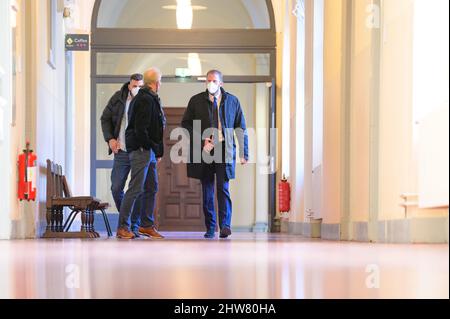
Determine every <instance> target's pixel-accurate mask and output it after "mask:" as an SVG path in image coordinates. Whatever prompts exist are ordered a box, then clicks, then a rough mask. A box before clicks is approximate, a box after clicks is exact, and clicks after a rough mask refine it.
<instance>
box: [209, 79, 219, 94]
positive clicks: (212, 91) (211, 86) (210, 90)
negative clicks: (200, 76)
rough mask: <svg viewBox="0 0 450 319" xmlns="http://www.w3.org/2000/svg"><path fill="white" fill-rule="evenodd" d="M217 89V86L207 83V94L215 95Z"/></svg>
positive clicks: (213, 83)
mask: <svg viewBox="0 0 450 319" xmlns="http://www.w3.org/2000/svg"><path fill="white" fill-rule="evenodd" d="M219 88H220V86H219V84H217V83H215V82H209V83H208V92H209V93H211V94H212V95H214V94H216V93H217V91H218V90H219Z"/></svg>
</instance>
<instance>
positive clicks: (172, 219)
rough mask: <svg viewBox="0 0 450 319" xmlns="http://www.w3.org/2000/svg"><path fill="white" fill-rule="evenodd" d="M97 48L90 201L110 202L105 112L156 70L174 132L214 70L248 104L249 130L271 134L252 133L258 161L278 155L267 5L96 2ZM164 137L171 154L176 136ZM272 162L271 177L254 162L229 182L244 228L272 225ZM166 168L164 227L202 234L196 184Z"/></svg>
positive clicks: (217, 0) (266, 0) (245, 0)
mask: <svg viewBox="0 0 450 319" xmlns="http://www.w3.org/2000/svg"><path fill="white" fill-rule="evenodd" d="M91 48H92V50H91V53H92V57H91V78H92V83H91V85H92V86H91V92H92V93H91V94H92V97H91V101H92V108H91V193H92V195H95V196H98V197H100V198H105V199H108V200H109V201H110V202H111V203H112V202H113V201H112V199H111V195H110V190H109V189H110V181H109V177H110V171H111V168H112V157H109V156H108V155H107V152H106V144H105V143H104V141H103V138H102V134H101V128H100V125H99V118H100V115H101V112H102V110H103V108H104V107H105V105H106V103H107V101H108V99H109V98H110V96H111V95H112V94H113V93H114V92H115V91H116V90H118V89H119V87H120V85H121V84H123V83H125V82H126V81H127V80H128V78H129V75H130V74H132V73H136V72H143V71H144V70H145V69H147V68H149V67H150V66H158V67H159V68H160V69H161V70H162V72H163V74H164V76H163V82H164V85H163V88H162V91H161V97H162V100H163V103H164V106H165V111H166V114H167V116H168V120H169V123H168V124H169V126H168V132H167V135H168V136H170V130H171V129H173V128H175V127H176V126H178V123H179V118H180V117H181V114H182V111H183V108H185V107H186V105H187V103H188V101H189V98H190V97H191V96H192V95H194V94H196V93H199V92H201V91H203V90H204V79H203V75H204V73H206V71H207V70H208V69H212V68H215V69H220V70H222V71H223V72H224V74H225V82H226V89H227V90H229V91H230V92H232V93H233V94H235V95H237V96H238V97H239V99H240V100H241V102H242V104H243V105H245V106H244V112H245V113H246V117H247V118H248V122H249V123H248V126H249V127H253V128H256V127H260V128H265V133H263V134H261V133H257V134H256V138H255V141H254V145H253V149H254V150H255V152H254V156H255V158H257V157H258V155H260V154H264V153H265V154H275V150H276V145H275V142H276V138H275V136H271V137H270V136H269V128H275V124H276V123H275V105H274V101H275V74H276V72H275V61H276V60H275V59H276V56H275V54H276V51H275V48H276V40H275V21H274V15H273V9H272V4H271V1H270V0H229V1H221V0H207V1H206V0H177V1H175V0H152V1H148V0H133V1H130V0H108V1H102V0H97V1H96V2H95V5H94V10H93V18H92V46H91ZM258 132H259V131H258ZM166 141H167V143H168V144H169V148H170V143H171V142H170V139H169V138H167V139H166ZM251 146H252V145H251ZM274 163H275V159H274V156H273V157H272V159H271V160H269V163H268V164H267V165H268V166H269V174H267V172H260V171H261V170H260V169H259V167H258V165H257V164H254V165H253V166H251V167H250V168H248V169H245V170H244V169H242V170H240V169H238V171H237V182H236V183H235V185H232V197H234V211H235V212H236V213H235V214H234V216H233V224H234V225H236V224H238V226H239V225H241V226H242V227H241V228H242V230H249V231H251V230H258V228H260V230H264V229H265V228H267V226H268V227H269V229H270V228H271V225H272V220H273V218H274V216H275V181H276V176H275V172H274V169H272V168H273V167H272V166H273V165H274ZM162 166H163V167H161V168H160V172H159V173H160V181H161V188H160V192H159V200H158V208H157V210H158V211H157V214H156V215H157V217H158V221H159V225H160V228H161V229H162V230H164V229H166V230H197V229H199V230H200V229H203V222H202V221H201V218H202V217H203V216H202V213H201V207H200V202H199V199H200V197H199V196H200V192H199V190H200V185H199V183H197V182H196V181H192V180H187V179H186V177H185V175H186V174H185V171H184V169H183V167H182V166H174V165H173V164H172V163H170V161H167V162H165V163H163V165H162ZM239 181H241V183H240V184H239ZM243 181H245V183H244V182H243ZM239 212H241V213H239ZM249 212H251V214H250V213H249ZM261 213H263V215H264V216H263V217H262V216H261ZM235 218H237V219H238V222H237V223H235V222H234V220H235ZM264 224H265V225H264Z"/></svg>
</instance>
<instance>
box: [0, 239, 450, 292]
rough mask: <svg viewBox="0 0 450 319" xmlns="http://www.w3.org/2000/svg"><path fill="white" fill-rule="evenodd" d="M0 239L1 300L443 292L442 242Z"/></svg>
mask: <svg viewBox="0 0 450 319" xmlns="http://www.w3.org/2000/svg"><path fill="white" fill-rule="evenodd" d="M165 235H166V236H167V237H168V238H167V239H166V240H163V241H155V240H134V241H120V240H117V239H98V240H23V241H22V240H18V241H14V240H13V241H0V298H295V299H299V298H448V297H449V251H448V245H384V244H368V243H349V242H327V241H321V240H309V239H302V238H299V237H294V236H289V235H281V234H280V235H275V234H273V235H268V234H242V233H241V234H233V236H232V238H231V239H228V240H219V239H215V240H204V239H203V238H202V234H201V233H165Z"/></svg>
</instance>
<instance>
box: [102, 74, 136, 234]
mask: <svg viewBox="0 0 450 319" xmlns="http://www.w3.org/2000/svg"><path fill="white" fill-rule="evenodd" d="M143 85H144V77H143V76H142V74H133V75H132V76H131V77H130V81H129V82H127V83H125V84H124V85H123V86H122V88H121V89H120V90H119V91H117V92H116V93H114V95H113V96H112V97H111V98H110V100H109V102H108V105H106V107H105V109H104V110H103V114H102V116H101V118H100V121H101V124H102V131H103V137H104V139H105V141H106V143H108V151H109V155H111V154H114V164H113V169H112V171H111V192H112V196H113V199H114V203H115V204H116V208H117V211H120V206H121V205H122V200H123V196H124V191H123V190H124V188H125V183H126V181H127V178H128V174H129V173H130V169H131V164H130V158H129V155H128V152H127V145H126V141H125V130H126V128H127V126H128V115H127V114H128V110H129V107H130V104H131V101H132V100H133V99H134V98H135V97H136V95H137V94H138V92H139V90H140V88H141V87H142V86H143ZM140 207H141V204H140V201H139V200H138V201H137V204H136V205H135V206H134V207H133V213H132V217H131V220H132V225H131V229H132V231H133V232H134V233H135V234H136V235H137V230H138V229H137V227H138V226H137V220H138V218H139V217H140V214H141V212H140Z"/></svg>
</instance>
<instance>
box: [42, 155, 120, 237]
mask: <svg viewBox="0 0 450 319" xmlns="http://www.w3.org/2000/svg"><path fill="white" fill-rule="evenodd" d="M108 207H109V204H108V203H102V202H101V201H100V200H99V199H97V198H95V197H92V196H76V197H74V196H72V193H71V191H70V188H69V185H68V183H67V179H66V177H65V176H64V175H63V174H62V167H61V166H60V165H58V164H56V163H53V162H52V161H51V160H47V216H46V217H47V228H46V231H45V233H44V236H43V237H44V238H98V237H100V235H99V234H98V233H97V232H96V231H95V229H94V216H95V215H94V214H95V211H97V210H99V211H101V213H102V215H103V219H104V222H105V226H106V230H107V232H108V236H112V231H111V227H110V225H109V221H108V217H107V215H106V209H107V208H108ZM64 208H68V209H69V210H70V214H69V216H68V217H67V218H66V219H65V220H64ZM80 213H81V229H80V231H79V232H69V229H70V227H71V226H72V223H73V221H74V220H75V218H76V217H77V215H78V214H80Z"/></svg>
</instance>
